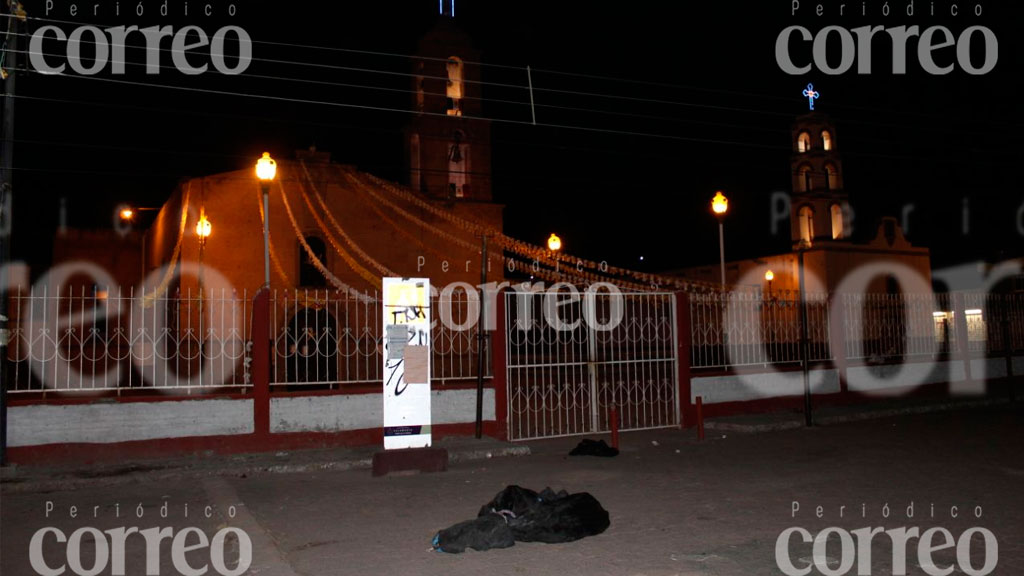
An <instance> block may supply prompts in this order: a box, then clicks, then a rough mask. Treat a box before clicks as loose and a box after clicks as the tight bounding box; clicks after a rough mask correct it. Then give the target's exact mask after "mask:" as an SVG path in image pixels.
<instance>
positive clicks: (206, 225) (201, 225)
mask: <svg viewBox="0 0 1024 576" xmlns="http://www.w3.org/2000/svg"><path fill="white" fill-rule="evenodd" d="M211 232H213V226H212V225H211V224H210V220H209V219H208V218H207V217H206V215H205V214H203V215H202V216H200V217H199V222H196V236H199V238H201V239H202V240H206V239H207V238H208V237H209V236H210V233H211Z"/></svg>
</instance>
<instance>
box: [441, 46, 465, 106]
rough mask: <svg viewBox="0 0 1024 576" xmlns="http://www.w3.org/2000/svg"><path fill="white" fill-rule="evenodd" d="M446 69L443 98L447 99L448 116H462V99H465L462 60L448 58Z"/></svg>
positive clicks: (452, 57) (455, 57) (453, 57)
mask: <svg viewBox="0 0 1024 576" xmlns="http://www.w3.org/2000/svg"><path fill="white" fill-rule="evenodd" d="M446 68H447V70H448V84H447V86H446V88H445V96H446V97H447V98H448V111H447V113H448V115H449V116H462V99H463V98H464V97H465V96H464V94H465V92H464V91H463V90H464V86H463V66H462V59H460V58H459V57H458V56H449V57H448V62H447V64H446Z"/></svg>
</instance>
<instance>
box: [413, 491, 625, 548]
mask: <svg viewBox="0 0 1024 576" xmlns="http://www.w3.org/2000/svg"><path fill="white" fill-rule="evenodd" d="M610 524H611V521H610V519H609V518H608V511H607V510H605V509H604V508H603V507H602V506H601V503H600V502H598V501H597V499H596V498H594V497H593V496H591V495H590V494H588V493H586V492H580V493H578V494H568V493H566V492H565V491H564V490H563V491H561V492H557V493H556V492H554V491H552V490H551V489H550V488H545V489H544V490H543V491H542V492H539V493H538V492H534V491H533V490H529V489H527V488H522V487H520V486H509V487H507V488H505V489H504V490H502V491H501V492H499V493H498V494H497V495H496V496H495V497H494V499H493V500H491V501H490V502H488V503H487V504H484V506H483V507H482V508H481V509H480V512H479V514H478V515H477V518H476V519H475V520H468V521H466V522H460V523H458V524H455V525H454V526H450V527H448V528H445V529H444V530H441V531H440V532H438V533H437V535H436V536H434V540H433V546H434V549H435V550H437V551H440V552H455V553H458V552H463V551H465V550H466V549H467V548H472V549H473V550H488V549H490V548H507V547H509V546H511V545H512V544H513V543H514V542H511V541H510V538H511V539H512V540H518V541H520V542H546V543H557V542H572V541H573V540H579V539H580V538H583V537H586V536H593V535H595V534H600V533H601V532H604V531H605V530H606V529H607V528H608V526H609V525H610Z"/></svg>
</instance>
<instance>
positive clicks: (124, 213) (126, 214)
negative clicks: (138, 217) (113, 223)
mask: <svg viewBox="0 0 1024 576" xmlns="http://www.w3.org/2000/svg"><path fill="white" fill-rule="evenodd" d="M117 214H118V216H120V217H121V220H125V221H127V220H131V219H132V218H133V217H135V211H134V210H132V209H131V208H128V207H125V208H121V211H120V212H118V213H117Z"/></svg>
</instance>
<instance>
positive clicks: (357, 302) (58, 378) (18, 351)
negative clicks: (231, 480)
mask: <svg viewBox="0 0 1024 576" xmlns="http://www.w3.org/2000/svg"><path fill="white" fill-rule="evenodd" d="M8 303H9V310H10V312H9V316H10V318H11V320H10V322H9V325H10V326H11V340H10V344H9V346H8V359H9V361H10V374H11V378H10V380H9V386H8V391H9V392H10V393H12V394H29V393H38V394H43V395H45V394H49V393H52V392H68V391H107V392H109V393H116V394H122V393H129V392H135V391H145V390H148V391H154V390H157V391H160V392H164V393H185V394H195V393H210V392H239V391H245V390H246V388H247V387H248V386H250V385H251V384H252V377H251V372H250V366H251V341H252V326H251V324H252V302H251V295H250V294H247V293H245V292H242V293H236V292H234V291H231V292H228V291H220V292H212V291H209V290H207V291H205V292H204V293H203V295H202V296H201V297H200V295H199V294H198V293H195V292H189V291H186V292H172V293H169V294H163V295H161V296H159V297H152V296H151V295H150V294H135V293H132V292H125V293H122V292H119V291H109V290H102V289H92V290H88V291H87V290H86V289H85V288H78V289H75V290H65V291H61V292H59V293H56V294H53V293H49V292H48V291H47V289H46V288H45V287H43V288H40V289H39V290H37V291H34V292H31V293H23V292H16V293H12V294H11V295H10V296H9V300H8ZM432 305H433V306H441V307H443V308H444V311H443V314H444V316H443V317H444V318H445V319H446V320H447V319H448V318H450V319H451V322H449V325H450V326H454V327H455V329H453V328H450V327H449V326H446V325H445V323H444V322H441V321H438V322H437V323H436V325H435V327H434V329H433V334H432V337H433V341H432V347H431V348H432V351H433V358H432V364H431V372H432V378H433V380H434V382H437V383H441V384H443V383H446V382H451V381H456V380H463V379H471V378H476V375H477V349H478V342H477V331H476V321H475V320H476V318H475V310H476V307H475V304H470V303H469V302H468V301H467V297H466V295H465V293H455V294H454V295H453V297H452V298H451V299H447V300H445V301H444V302H439V300H438V299H437V298H434V299H433V301H432ZM380 314H381V305H380V301H379V299H378V298H377V297H376V295H368V296H366V297H365V298H362V299H356V298H351V297H347V296H345V295H341V296H339V295H337V293H334V292H326V291H319V292H317V291H312V290H310V291H294V290H293V291H283V292H278V293H275V294H274V295H273V296H272V299H271V315H270V322H271V326H270V329H271V335H272V338H273V342H274V354H273V365H272V373H271V385H274V386H276V387H278V389H281V387H287V388H289V389H303V388H306V389H311V388H317V387H319V388H337V387H339V386H342V385H346V384H357V383H372V384H379V383H380V382H381V374H380V372H381V364H382V360H381V356H380V346H379V343H380V337H381V334H380V332H381V318H380ZM470 315H473V317H472V318H470ZM460 327H462V328H464V329H458V328H460ZM484 359H485V365H484V369H485V376H487V377H490V369H491V358H490V354H489V353H488V354H485V355H484Z"/></svg>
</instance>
